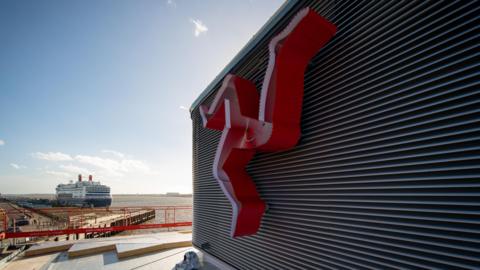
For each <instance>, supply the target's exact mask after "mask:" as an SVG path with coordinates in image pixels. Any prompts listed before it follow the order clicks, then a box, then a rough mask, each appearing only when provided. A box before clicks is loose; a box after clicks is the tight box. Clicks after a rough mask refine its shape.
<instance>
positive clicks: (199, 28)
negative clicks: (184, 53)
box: [190, 19, 208, 37]
mask: <svg viewBox="0 0 480 270" xmlns="http://www.w3.org/2000/svg"><path fill="white" fill-rule="evenodd" d="M190 22H191V23H193V24H194V25H195V32H194V33H195V36H196V37H198V36H200V34H202V33H206V32H207V31H208V27H207V26H206V25H205V24H203V23H202V21H200V20H198V19H190Z"/></svg>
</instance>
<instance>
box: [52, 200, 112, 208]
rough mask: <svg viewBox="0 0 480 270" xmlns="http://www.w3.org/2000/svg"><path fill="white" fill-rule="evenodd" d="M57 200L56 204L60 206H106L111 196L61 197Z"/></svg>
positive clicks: (109, 203)
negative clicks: (94, 197) (96, 197)
mask: <svg viewBox="0 0 480 270" xmlns="http://www.w3.org/2000/svg"><path fill="white" fill-rule="evenodd" d="M57 201H58V204H60V205H62V206H93V207H108V206H110V205H111V204H112V198H98V199H92V198H88V199H79V198H68V199H67V198H63V199H58V200H57Z"/></svg>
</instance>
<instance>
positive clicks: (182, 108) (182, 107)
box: [178, 105, 189, 111]
mask: <svg viewBox="0 0 480 270" xmlns="http://www.w3.org/2000/svg"><path fill="white" fill-rule="evenodd" d="M178 108H179V109H180V110H184V111H188V110H189V109H188V108H187V106H183V105H180V106H179V107H178Z"/></svg>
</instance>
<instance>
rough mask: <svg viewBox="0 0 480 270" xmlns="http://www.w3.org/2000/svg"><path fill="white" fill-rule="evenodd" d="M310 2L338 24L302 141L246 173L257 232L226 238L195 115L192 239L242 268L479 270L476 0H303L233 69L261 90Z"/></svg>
mask: <svg viewBox="0 0 480 270" xmlns="http://www.w3.org/2000/svg"><path fill="white" fill-rule="evenodd" d="M303 6H311V7H313V8H314V9H315V10H317V11H318V12H319V13H320V14H321V15H323V16H325V17H326V18H328V19H329V20H331V21H332V22H334V23H335V24H336V25H337V26H338V28H339V31H338V34H337V36H336V37H335V38H334V39H333V40H332V41H331V42H330V43H329V44H328V45H327V47H325V48H324V49H322V51H321V52H320V53H319V54H318V55H317V56H316V57H315V59H314V61H313V63H312V65H311V67H310V68H309V69H308V70H307V72H306V75H305V101H304V107H303V118H302V129H303V135H302V139H301V142H300V143H299V145H298V146H297V147H296V148H295V149H294V150H291V151H288V152H283V153H268V154H258V155H257V156H256V157H255V159H254V160H253V161H252V162H251V164H250V165H249V167H248V171H249V172H250V174H251V175H252V176H253V177H254V179H255V182H256V183H257V187H258V190H259V192H260V194H261V196H262V198H264V199H265V201H266V202H267V203H268V205H269V207H270V210H269V212H268V213H267V214H266V215H265V217H264V220H263V222H262V226H261V230H260V232H259V233H258V234H257V235H255V236H251V237H244V238H240V239H231V238H230V237H229V224H230V218H231V208H230V205H229V203H228V201H227V198H226V197H225V196H224V194H223V193H222V191H221V189H220V188H219V186H218V184H217V182H216V180H215V179H214V178H213V176H212V161H213V158H214V155H215V151H216V147H217V143H218V140H219V138H220V133H219V132H216V131H212V130H207V129H204V128H202V127H201V121H200V118H199V113H198V108H195V109H194V110H193V114H192V118H193V169H194V193H195V195H194V239H193V241H194V244H195V245H196V246H197V247H199V248H202V249H203V250H204V251H206V252H207V253H209V254H211V255H213V256H215V257H217V258H219V259H221V260H223V261H225V262H226V263H228V264H230V265H231V266H233V267H235V268H238V269H392V268H396V269H474V268H476V269H480V226H479V225H480V196H479V195H480V87H479V84H480V83H479V81H480V80H479V77H480V72H479V62H480V61H479V52H480V50H479V44H480V42H479V39H480V34H479V33H480V31H479V25H480V19H479V15H478V14H480V13H479V8H480V5H479V2H477V1H460V2H453V1H300V2H299V3H297V5H296V6H294V8H293V9H292V10H291V11H289V12H288V14H287V15H286V16H285V17H284V18H283V19H282V21H281V22H280V23H279V24H278V25H276V26H275V27H274V28H273V31H272V32H271V35H270V36H268V37H267V38H265V39H264V40H263V41H262V42H260V44H259V45H258V46H257V47H256V48H255V49H254V50H253V51H252V52H251V53H249V54H248V55H247V56H246V57H245V58H244V59H243V60H242V61H240V62H239V63H238V64H237V65H236V66H235V67H234V69H233V71H232V72H233V73H235V74H238V75H241V76H244V77H245V78H248V79H250V80H252V81H254V82H256V83H257V86H258V88H259V89H260V87H261V83H262V79H263V75H264V72H265V68H266V64H267V57H268V56H267V43H268V41H269V39H270V38H271V37H272V36H273V35H275V33H277V32H278V31H279V30H280V29H282V28H283V27H284V26H285V25H286V23H287V22H288V21H289V19H290V18H291V17H292V15H293V14H294V13H295V12H296V11H298V10H299V9H300V8H301V7H303ZM215 89H218V85H217V88H215ZM212 98H213V92H212V95H210V96H209V97H208V98H207V100H206V102H207V103H208V102H210V101H211V99H212Z"/></svg>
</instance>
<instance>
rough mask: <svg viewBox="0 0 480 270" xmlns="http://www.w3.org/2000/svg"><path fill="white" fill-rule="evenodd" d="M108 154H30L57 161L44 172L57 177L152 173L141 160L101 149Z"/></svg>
mask: <svg viewBox="0 0 480 270" xmlns="http://www.w3.org/2000/svg"><path fill="white" fill-rule="evenodd" d="M101 152H102V153H104V154H108V156H106V157H104V156H97V155H75V156H73V155H69V154H65V153H61V152H48V153H42V152H36V153H32V156H33V157H35V158H37V159H41V160H46V161H51V162H59V164H58V165H57V167H56V168H57V169H54V170H52V169H50V167H46V168H45V170H44V172H45V173H47V174H50V175H55V176H59V177H64V178H65V177H72V176H75V175H77V174H92V175H95V176H98V177H102V178H110V179H112V178H121V177H124V176H127V175H129V174H144V175H152V174H154V173H155V172H154V170H152V169H151V168H150V166H149V165H148V164H147V163H146V162H145V161H142V160H138V159H133V158H132V157H130V156H129V155H126V154H124V153H121V152H119V151H115V150H108V149H104V150H102V151H101Z"/></svg>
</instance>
